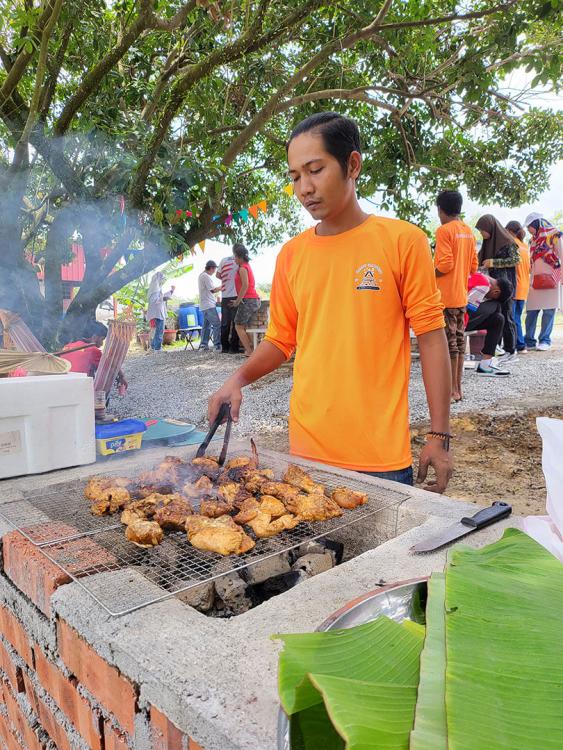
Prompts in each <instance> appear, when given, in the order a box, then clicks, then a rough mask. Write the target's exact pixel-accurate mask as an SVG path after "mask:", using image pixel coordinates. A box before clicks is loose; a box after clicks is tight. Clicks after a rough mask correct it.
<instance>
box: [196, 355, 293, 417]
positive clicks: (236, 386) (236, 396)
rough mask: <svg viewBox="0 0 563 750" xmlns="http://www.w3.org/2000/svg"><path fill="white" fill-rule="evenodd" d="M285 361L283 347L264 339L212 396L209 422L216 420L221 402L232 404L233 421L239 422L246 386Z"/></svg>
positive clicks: (209, 405) (209, 407)
mask: <svg viewBox="0 0 563 750" xmlns="http://www.w3.org/2000/svg"><path fill="white" fill-rule="evenodd" d="M285 361H286V356H285V354H284V353H283V352H282V351H281V349H278V347H277V346H275V344H271V343H270V342H269V341H262V342H261V343H260V344H259V345H258V346H257V347H256V349H255V350H254V352H253V353H252V355H251V357H250V359H249V360H248V362H245V363H244V365H242V367H239V369H238V370H237V371H236V372H235V373H234V374H233V375H231V377H230V378H229V379H228V380H227V381H225V383H223V385H222V386H221V388H219V390H218V391H216V392H215V393H214V394H213V395H212V396H211V397H210V399H209V402H208V416H209V423H210V424H212V423H213V421H214V420H215V418H216V416H217V414H218V413H219V409H220V408H221V404H230V405H231V415H232V417H233V422H238V418H239V412H240V405H241V402H242V389H243V388H244V386H245V385H250V384H251V383H254V382H255V381H256V380H259V379H260V378H261V377H263V376H264V375H267V374H268V373H269V372H273V371H274V370H277V368H278V367H279V366H280V365H281V364H283V362H285Z"/></svg>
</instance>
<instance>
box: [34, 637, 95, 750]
mask: <svg viewBox="0 0 563 750" xmlns="http://www.w3.org/2000/svg"><path fill="white" fill-rule="evenodd" d="M34 654H35V669H36V672H37V677H38V678H39V682H40V683H41V685H42V686H43V687H44V689H45V690H46V691H47V693H49V695H50V696H51V698H52V699H53V700H54V701H55V703H56V704H57V706H58V707H59V708H60V709H61V711H62V712H63V713H64V714H65V716H66V717H67V719H68V720H69V721H70V723H71V724H72V725H73V726H74V728H75V729H76V730H77V732H78V733H79V734H80V736H81V737H82V738H83V739H84V740H86V742H87V744H88V747H89V748H91V750H101V748H102V734H101V725H100V724H101V721H100V714H99V713H98V712H97V711H95V710H94V709H92V707H91V706H90V704H89V703H88V701H87V700H86V698H84V696H82V695H80V693H79V692H78V690H77V689H76V687H75V685H74V684H73V683H72V681H71V680H70V679H69V678H68V677H66V676H65V675H64V674H63V673H62V672H61V671H60V669H58V667H57V666H56V665H55V664H53V662H52V661H50V660H49V659H47V657H46V656H45V654H44V653H43V651H41V649H40V648H39V647H36V648H35V649H34Z"/></svg>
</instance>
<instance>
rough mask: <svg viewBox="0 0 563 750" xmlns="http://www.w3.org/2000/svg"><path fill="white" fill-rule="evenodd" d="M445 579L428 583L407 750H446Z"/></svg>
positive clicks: (437, 576)
mask: <svg viewBox="0 0 563 750" xmlns="http://www.w3.org/2000/svg"><path fill="white" fill-rule="evenodd" d="M445 598H446V578H445V575H444V574H443V573H433V574H432V577H431V578H430V580H429V581H428V602H427V604H426V640H425V641H424V649H423V651H422V655H421V657H420V682H419V685H418V699H417V704H416V715H415V720H414V730H413V732H412V734H411V744H410V750H447V748H448V739H447V723H446V617H445V611H444V608H445Z"/></svg>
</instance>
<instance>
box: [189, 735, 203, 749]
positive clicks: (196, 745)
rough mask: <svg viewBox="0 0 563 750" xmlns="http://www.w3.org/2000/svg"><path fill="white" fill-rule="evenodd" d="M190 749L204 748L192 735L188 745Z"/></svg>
mask: <svg viewBox="0 0 563 750" xmlns="http://www.w3.org/2000/svg"><path fill="white" fill-rule="evenodd" d="M188 750H203V748H202V746H201V745H198V744H197V742H196V741H195V740H194V739H192V738H191V737H190V743H189V745H188Z"/></svg>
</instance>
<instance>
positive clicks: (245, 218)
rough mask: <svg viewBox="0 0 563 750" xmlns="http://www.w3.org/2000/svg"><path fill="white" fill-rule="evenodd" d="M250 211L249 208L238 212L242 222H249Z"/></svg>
mask: <svg viewBox="0 0 563 750" xmlns="http://www.w3.org/2000/svg"><path fill="white" fill-rule="evenodd" d="M248 211H249V209H248V208H241V210H240V211H239V212H238V214H239V216H240V218H241V219H242V221H248Z"/></svg>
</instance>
